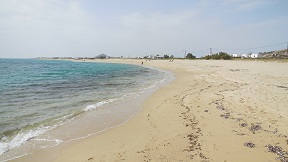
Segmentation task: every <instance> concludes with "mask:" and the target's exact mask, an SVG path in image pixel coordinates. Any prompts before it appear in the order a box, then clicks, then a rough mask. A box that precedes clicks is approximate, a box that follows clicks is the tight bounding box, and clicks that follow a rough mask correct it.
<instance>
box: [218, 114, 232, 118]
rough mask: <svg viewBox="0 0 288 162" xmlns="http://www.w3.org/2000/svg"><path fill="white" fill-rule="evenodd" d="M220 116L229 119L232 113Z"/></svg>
mask: <svg viewBox="0 0 288 162" xmlns="http://www.w3.org/2000/svg"><path fill="white" fill-rule="evenodd" d="M220 116H221V117H223V118H224V119H228V118H229V117H230V113H225V114H221V115H220Z"/></svg>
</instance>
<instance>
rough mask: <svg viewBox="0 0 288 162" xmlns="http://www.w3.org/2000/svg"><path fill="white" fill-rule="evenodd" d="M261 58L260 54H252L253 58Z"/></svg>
mask: <svg viewBox="0 0 288 162" xmlns="http://www.w3.org/2000/svg"><path fill="white" fill-rule="evenodd" d="M259 57H261V55H260V54H258V53H252V54H251V58H259Z"/></svg>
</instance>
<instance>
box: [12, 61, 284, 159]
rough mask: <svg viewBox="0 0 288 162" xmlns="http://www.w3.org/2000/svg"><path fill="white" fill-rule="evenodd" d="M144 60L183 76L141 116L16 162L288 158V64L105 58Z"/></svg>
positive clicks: (144, 108)
mask: <svg viewBox="0 0 288 162" xmlns="http://www.w3.org/2000/svg"><path fill="white" fill-rule="evenodd" d="M86 61H87V60H86ZM142 61H143V66H151V67H156V68H161V69H165V70H169V71H171V72H173V73H174V75H175V80H173V81H172V82H171V83H170V84H168V85H165V86H162V87H160V89H159V90H157V91H156V92H155V93H153V94H152V95H151V96H150V97H149V98H148V99H147V100H146V101H145V102H144V103H143V105H142V110H141V112H140V113H139V114H138V115H136V116H134V117H133V118H132V119H131V120H129V121H128V122H126V123H124V124H123V125H121V126H118V127H115V128H112V129H109V130H107V131H104V132H101V133H99V134H96V135H94V136H90V137H88V138H85V139H81V140H77V141H73V142H70V143H65V144H62V145H59V146H57V147H55V148H49V149H43V150H40V151H38V152H35V153H34V154H31V155H28V156H24V157H21V158H19V159H15V161H32V160H33V161H40V160H41V161H59V162H60V161H61V162H62V161H77V162H78V161H83V162H85V161H89V162H90V161H223V162H224V161H247V162H248V161H251V162H252V161H276V159H279V160H281V159H282V160H283V161H284V160H288V159H287V157H288V153H287V152H288V118H287V117H288V102H287V99H288V82H287V81H288V63H278V62H263V61H224V60H215V61H213V60H191V61H189V60H174V61H173V62H169V60H152V61H145V60H136V59H135V60H134V59H131V60H128V59H124V60H123V59H114V60H113V59H107V60H101V62H116V63H128V64H137V65H140V64H141V62H142Z"/></svg>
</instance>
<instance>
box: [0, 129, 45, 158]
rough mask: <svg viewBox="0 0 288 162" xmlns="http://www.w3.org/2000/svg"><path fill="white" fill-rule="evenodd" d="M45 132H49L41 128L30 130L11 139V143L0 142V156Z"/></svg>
mask: <svg viewBox="0 0 288 162" xmlns="http://www.w3.org/2000/svg"><path fill="white" fill-rule="evenodd" d="M47 130H49V127H41V128H37V129H35V130H30V131H29V132H21V133H19V134H17V135H16V136H15V137H13V139H12V140H11V141H8V140H7V139H4V140H3V141H5V140H6V141H7V142H0V155H2V154H3V153H5V152H7V151H9V150H10V149H12V148H16V147H19V146H21V145H23V144H25V143H26V142H27V141H28V140H30V139H32V138H35V137H37V136H39V135H41V134H43V133H45V132H46V131H47Z"/></svg>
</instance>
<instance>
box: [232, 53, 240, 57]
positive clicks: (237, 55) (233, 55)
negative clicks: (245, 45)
mask: <svg viewBox="0 0 288 162" xmlns="http://www.w3.org/2000/svg"><path fill="white" fill-rule="evenodd" d="M232 57H241V54H240V53H239V54H238V53H234V54H232Z"/></svg>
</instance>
